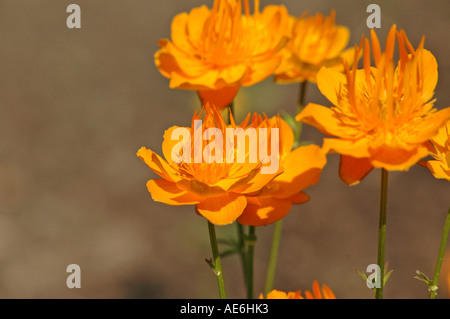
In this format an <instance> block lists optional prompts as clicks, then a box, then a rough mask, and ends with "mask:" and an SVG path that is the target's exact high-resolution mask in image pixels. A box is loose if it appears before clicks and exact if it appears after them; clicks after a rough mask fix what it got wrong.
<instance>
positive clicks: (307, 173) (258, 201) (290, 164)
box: [238, 116, 327, 226]
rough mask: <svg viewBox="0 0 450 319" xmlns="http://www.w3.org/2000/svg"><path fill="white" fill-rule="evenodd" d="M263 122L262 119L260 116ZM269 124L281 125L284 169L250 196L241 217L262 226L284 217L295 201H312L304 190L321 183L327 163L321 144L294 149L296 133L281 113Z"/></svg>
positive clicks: (282, 164) (246, 222)
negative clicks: (282, 117)
mask: <svg viewBox="0 0 450 319" xmlns="http://www.w3.org/2000/svg"><path fill="white" fill-rule="evenodd" d="M260 121H262V119H260ZM266 123H267V124H268V126H269V127H279V132H280V133H279V135H280V165H281V166H282V167H283V169H284V171H283V173H282V174H280V175H278V176H277V177H275V178H274V179H273V180H272V181H271V182H270V183H269V184H268V185H267V186H265V187H264V188H263V189H262V190H261V191H260V192H258V194H256V195H253V196H251V195H249V196H247V207H246V208H245V210H244V213H243V214H242V215H241V216H240V217H239V218H238V222H239V223H241V224H244V225H252V226H262V225H268V224H271V223H274V222H276V221H277V220H280V219H282V218H283V217H284V216H286V215H287V214H288V213H289V211H290V210H291V206H292V204H301V203H305V202H307V201H308V200H309V196H308V195H307V194H305V193H303V192H302V191H303V190H304V189H305V188H307V187H309V186H311V185H315V184H317V182H318V181H319V176H320V173H321V172H322V168H323V167H324V166H325V164H326V161H327V159H326V156H325V153H324V152H323V151H322V150H321V149H320V147H319V146H317V145H308V146H301V147H298V148H296V149H295V150H292V147H293V144H294V133H293V132H292V129H291V127H290V126H289V125H288V124H287V123H286V122H285V121H284V120H283V119H281V118H280V117H279V116H277V117H273V118H271V119H269V120H268V121H266Z"/></svg>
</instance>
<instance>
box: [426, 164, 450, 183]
mask: <svg viewBox="0 0 450 319" xmlns="http://www.w3.org/2000/svg"><path fill="white" fill-rule="evenodd" d="M427 167H428V168H429V169H430V171H431V173H432V174H433V176H434V177H435V178H439V179H446V180H448V181H450V168H449V167H445V165H444V163H443V162H441V161H428V162H427Z"/></svg>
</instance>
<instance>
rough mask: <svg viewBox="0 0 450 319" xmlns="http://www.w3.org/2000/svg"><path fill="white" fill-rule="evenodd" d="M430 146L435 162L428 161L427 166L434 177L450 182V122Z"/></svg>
mask: <svg viewBox="0 0 450 319" xmlns="http://www.w3.org/2000/svg"><path fill="white" fill-rule="evenodd" d="M429 146H430V155H431V156H432V157H433V158H435V160H431V161H426V162H425V163H424V164H425V166H427V167H428V168H429V169H430V171H431V173H432V174H433V176H434V177H436V178H442V179H446V180H448V181H450V121H449V122H447V125H446V126H443V127H442V128H441V129H440V130H439V133H438V135H436V136H435V137H433V138H432V139H431V140H430V145H429Z"/></svg>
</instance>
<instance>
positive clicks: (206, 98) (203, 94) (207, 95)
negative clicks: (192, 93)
mask: <svg viewBox="0 0 450 319" xmlns="http://www.w3.org/2000/svg"><path fill="white" fill-rule="evenodd" d="M238 91H239V86H225V87H223V88H221V89H217V90H200V91H197V93H198V95H199V97H200V100H201V101H202V104H203V105H206V104H208V103H209V104H210V105H215V106H216V107H217V108H218V109H219V110H222V109H224V108H226V107H227V106H228V105H230V104H231V102H233V99H234V97H235V96H236V94H237V92H238Z"/></svg>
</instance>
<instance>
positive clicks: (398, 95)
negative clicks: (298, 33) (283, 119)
mask: <svg viewBox="0 0 450 319" xmlns="http://www.w3.org/2000/svg"><path fill="white" fill-rule="evenodd" d="M396 38H397V40H398V47H399V57H400V61H399V62H398V64H397V65H396V64H394V60H393V55H394V46H395V42H396V41H395V39H396ZM371 40H372V52H373V58H374V61H375V65H376V67H371V66H370V43H369V40H368V39H365V41H364V68H363V69H361V70H357V69H356V64H354V65H353V68H352V69H351V70H350V69H349V68H348V67H346V71H345V74H341V73H339V72H338V71H336V70H332V69H328V68H325V67H324V68H322V69H321V70H320V72H319V73H318V75H317V84H318V87H319V89H320V91H321V92H322V94H324V95H325V96H326V97H327V98H328V100H329V101H330V102H331V103H332V104H333V107H331V108H328V107H325V106H321V105H317V104H313V103H310V104H308V105H307V106H306V108H305V109H304V110H303V111H302V112H300V113H299V114H298V115H297V117H296V119H297V120H298V121H301V122H304V123H307V124H310V125H313V126H315V127H316V128H318V129H319V130H320V131H321V132H323V133H325V134H327V135H330V136H335V137H337V138H334V139H330V138H327V139H324V144H323V149H324V150H325V151H327V152H334V153H340V154H341V162H340V168H339V175H340V177H341V179H342V180H343V181H344V182H345V183H346V184H349V185H352V184H356V183H358V182H359V181H360V180H361V179H362V178H364V177H365V176H366V175H367V174H368V173H369V172H370V171H371V170H372V169H373V168H374V167H376V168H384V169H386V170H388V171H391V170H401V171H405V170H408V169H409V168H410V167H411V166H412V165H414V164H415V163H417V162H418V161H419V160H420V159H421V158H423V157H425V156H427V155H428V148H427V143H428V140H429V139H431V138H433V137H434V136H435V135H436V134H437V133H438V131H439V129H440V128H441V127H442V126H443V125H444V123H445V122H446V121H447V120H448V119H450V108H445V109H443V110H441V111H436V109H434V108H433V104H434V100H432V97H433V94H434V89H435V87H436V83H437V77H438V73H437V63H436V59H435V58H434V56H433V55H432V54H431V53H430V52H429V51H427V50H425V49H424V48H423V44H424V38H422V41H421V43H420V45H419V46H418V48H417V49H415V50H414V48H413V47H412V45H411V44H410V42H409V41H408V38H407V37H406V34H405V32H404V31H403V30H401V31H399V32H397V31H396V26H395V25H394V26H392V28H391V29H390V31H389V34H388V37H387V40H386V48H385V52H384V53H381V50H380V45H379V42H378V38H377V36H376V34H375V32H374V31H373V29H372V30H371ZM362 44H363V43H361V47H362ZM361 47H360V48H359V49H358V50H361ZM357 55H359V54H357Z"/></svg>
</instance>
